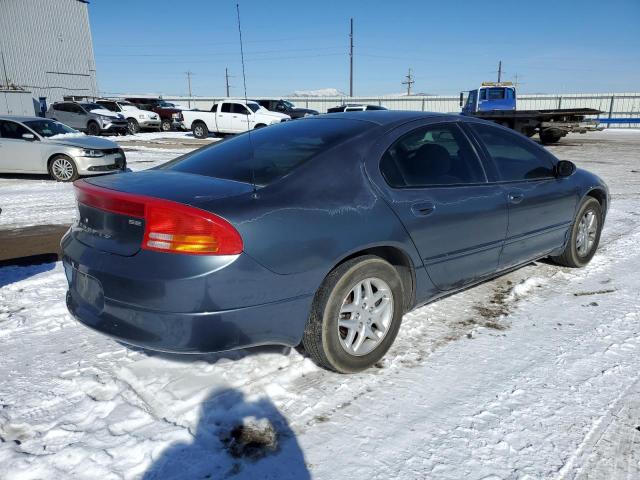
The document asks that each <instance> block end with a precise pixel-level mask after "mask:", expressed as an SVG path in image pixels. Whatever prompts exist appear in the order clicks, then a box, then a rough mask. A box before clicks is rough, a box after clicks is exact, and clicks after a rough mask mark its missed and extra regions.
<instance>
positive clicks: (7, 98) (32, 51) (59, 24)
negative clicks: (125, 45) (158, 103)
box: [0, 0, 98, 115]
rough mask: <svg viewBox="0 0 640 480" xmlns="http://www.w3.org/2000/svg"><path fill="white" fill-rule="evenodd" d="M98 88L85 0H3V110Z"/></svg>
mask: <svg viewBox="0 0 640 480" xmlns="http://www.w3.org/2000/svg"><path fill="white" fill-rule="evenodd" d="M20 90H22V93H20ZM97 91H98V87H97V82H96V67H95V59H94V56H93V41H92V38H91V27H90V25H89V12H88V2H87V1H84V0H0V113H10V114H16V115H17V114H26V113H28V114H33V113H34V111H37V110H38V109H39V98H40V97H46V101H47V104H51V103H52V102H56V101H60V100H62V99H63V98H64V97H70V96H77V97H95V96H97V94H98V93H97ZM25 92H27V93H25ZM25 105H26V107H25ZM29 106H31V107H32V108H31V110H29V108H28V107H29ZM25 108H27V110H28V111H24V109H25ZM20 109H22V110H21V111H17V110H20Z"/></svg>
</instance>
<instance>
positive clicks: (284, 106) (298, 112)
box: [254, 99, 319, 119]
mask: <svg viewBox="0 0 640 480" xmlns="http://www.w3.org/2000/svg"><path fill="white" fill-rule="evenodd" d="M254 101H255V102H257V103H258V104H259V105H260V106H261V107H264V108H266V109H267V110H270V111H272V112H279V113H284V114H285V115H289V116H290V117H291V118H292V119H295V118H302V117H308V116H310V115H318V113H319V112H318V111H317V110H311V109H309V108H298V107H296V106H295V105H294V104H293V103H291V102H289V101H287V100H264V99H263V100H254Z"/></svg>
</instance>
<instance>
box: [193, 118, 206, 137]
mask: <svg viewBox="0 0 640 480" xmlns="http://www.w3.org/2000/svg"><path fill="white" fill-rule="evenodd" d="M191 131H192V132H193V136H194V137H196V138H200V139H203V138H207V137H208V136H209V129H208V128H207V125H205V123H204V122H195V123H194V124H193V125H191Z"/></svg>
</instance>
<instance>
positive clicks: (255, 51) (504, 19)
mask: <svg viewBox="0 0 640 480" xmlns="http://www.w3.org/2000/svg"><path fill="white" fill-rule="evenodd" d="M239 3H240V13H241V20H242V27H243V38H244V42H245V61H246V72H247V88H248V94H249V96H258V95H286V94H289V93H292V92H293V91H294V90H313V89H320V88H337V89H339V90H341V91H343V92H348V90H349V77H348V73H349V60H348V49H349V39H348V30H349V18H350V17H353V18H354V22H355V27H354V30H355V60H354V72H355V73H354V91H355V92H354V93H355V94H356V95H382V94H391V93H397V92H401V91H403V90H404V89H405V87H404V86H403V85H401V83H400V82H402V81H403V79H404V78H403V77H404V75H406V73H407V70H408V69H409V67H411V68H412V69H413V72H414V75H415V81H416V83H415V86H414V92H425V93H433V94H456V93H457V92H459V91H460V90H469V89H471V88H474V87H475V86H477V84H478V83H479V82H481V81H483V80H494V79H495V77H496V73H495V71H496V70H497V63H498V60H502V62H503V68H504V70H505V75H504V77H503V78H504V79H505V80H514V79H515V75H517V76H518V82H519V83H520V84H521V85H520V90H521V91H522V92H525V93H543V92H567V93H568V92H623V91H627V92H628V91H634V92H637V91H640V24H639V23H638V22H639V21H640V0H624V1H623V0H606V1H604V0H601V1H591V0H577V1H573V0H571V1H569V0H555V1H546V0H538V1H536V2H523V1H518V0H512V1H510V2H502V1H498V0H492V1H489V2H480V1H451V0H449V1H444V2H442V1H427V0H424V1H419V0H416V1H391V0H386V1H348V0H343V1H334V0H322V1H315V2H310V1H290V0H286V1H285V0H282V1H278V0H270V1H269V0H263V1H257V0H240V1H239ZM235 4H236V2H235V1H227V0H216V1H207V0H182V1H175V0H172V1H169V0H92V1H91V3H90V5H89V15H90V19H91V26H92V32H93V42H94V50H95V57H96V64H97V70H98V83H99V88H100V90H101V93H105V94H115V93H162V94H172V95H179V94H186V93H187V79H186V74H185V72H186V71H188V70H190V71H192V72H193V77H192V92H193V94H194V95H223V94H224V87H225V85H224V69H225V67H228V68H229V72H230V74H231V75H233V78H231V82H230V83H231V85H232V89H231V95H241V94H242V89H241V86H242V77H241V73H242V70H241V65H240V48H239V42H238V28H237V24H236V10H235Z"/></svg>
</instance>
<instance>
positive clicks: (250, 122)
mask: <svg viewBox="0 0 640 480" xmlns="http://www.w3.org/2000/svg"><path fill="white" fill-rule="evenodd" d="M182 115H183V117H184V120H183V125H184V126H185V128H186V129H188V130H191V131H192V132H193V136H194V137H196V138H207V136H209V133H214V134H217V133H242V132H246V131H247V130H251V129H253V128H261V127H266V126H268V125H273V124H275V123H280V122H286V121H287V120H291V117H290V116H289V115H285V114H283V113H278V112H270V111H269V110H267V109H266V108H264V107H261V106H260V105H258V103H257V102H252V101H247V102H246V101H244V100H222V101H221V102H219V103H214V105H213V107H211V110H210V111H208V112H207V111H203V110H183V111H182Z"/></svg>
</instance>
